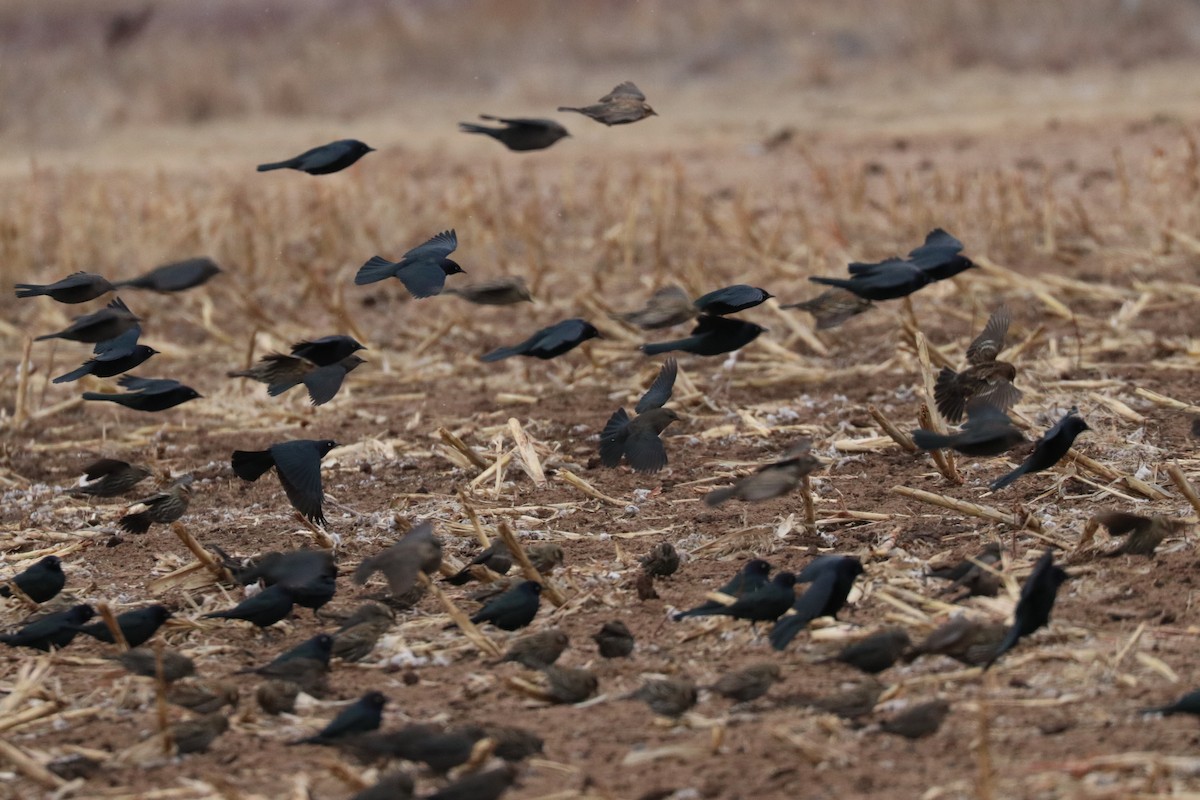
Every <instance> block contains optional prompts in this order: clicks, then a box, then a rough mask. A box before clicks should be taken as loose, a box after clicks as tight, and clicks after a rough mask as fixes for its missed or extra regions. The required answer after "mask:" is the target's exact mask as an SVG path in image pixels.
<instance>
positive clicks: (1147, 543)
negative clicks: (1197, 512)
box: [1092, 511, 1189, 556]
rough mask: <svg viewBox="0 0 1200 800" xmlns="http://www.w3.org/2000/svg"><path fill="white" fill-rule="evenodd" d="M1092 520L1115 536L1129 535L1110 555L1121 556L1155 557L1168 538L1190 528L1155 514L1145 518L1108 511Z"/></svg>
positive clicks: (1178, 520) (1175, 520)
mask: <svg viewBox="0 0 1200 800" xmlns="http://www.w3.org/2000/svg"><path fill="white" fill-rule="evenodd" d="M1092 519H1094V520H1096V521H1097V522H1099V523H1100V524H1101V525H1103V526H1104V527H1105V528H1108V532H1109V533H1110V534H1112V535H1113V536H1124V535H1125V534H1129V536H1128V538H1126V539H1125V541H1124V542H1123V543H1122V544H1121V546H1120V547H1118V548H1117V549H1116V550H1113V551H1112V552H1110V553H1109V554H1108V555H1111V556H1119V555H1124V554H1129V555H1134V556H1149V555H1154V550H1155V548H1157V547H1158V545H1159V544H1160V543H1161V542H1162V540H1163V539H1165V538H1167V537H1168V536H1171V535H1174V534H1176V533H1178V532H1179V531H1181V530H1183V529H1184V528H1186V527H1187V526H1188V524H1189V523H1188V522H1187V521H1185V520H1182V519H1171V518H1170V517H1163V516H1159V515H1158V514H1155V515H1153V516H1149V517H1143V516H1140V515H1138V514H1127V513H1125V512H1123V511H1108V512H1105V513H1103V514H1097V515H1096V516H1095V517H1093V518H1092Z"/></svg>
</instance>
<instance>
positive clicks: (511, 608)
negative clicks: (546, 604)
mask: <svg viewBox="0 0 1200 800" xmlns="http://www.w3.org/2000/svg"><path fill="white" fill-rule="evenodd" d="M541 599H542V585H541V584H540V583H535V582H534V581H524V582H522V583H519V584H517V585H516V586H515V587H513V588H512V589H509V590H508V591H507V592H505V593H504V594H502V595H500V596H499V597H497V598H496V599H495V600H492V601H491V602H490V603H488V604H487V605H485V606H484V607H483V608H481V609H480V610H479V611H476V612H475V615H474V616H472V617H471V622H473V623H474V624H476V625H478V624H480V623H481V622H490V623H492V624H493V625H495V626H496V627H497V628H499V629H500V630H504V631H515V630H517V629H518V628H524V627H525V626H526V625H528V624H529V623H531V622H533V618H534V617H536V616H537V612H538V606H539V605H540V603H541Z"/></svg>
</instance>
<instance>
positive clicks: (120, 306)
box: [34, 297, 140, 344]
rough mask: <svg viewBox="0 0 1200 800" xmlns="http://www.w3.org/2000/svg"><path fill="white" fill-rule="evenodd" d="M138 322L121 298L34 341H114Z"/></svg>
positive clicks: (94, 342) (89, 342)
mask: <svg viewBox="0 0 1200 800" xmlns="http://www.w3.org/2000/svg"><path fill="white" fill-rule="evenodd" d="M139 321H140V320H139V319H138V317H136V316H134V314H133V312H132V311H130V310H129V306H127V305H125V303H124V302H122V301H121V298H119V297H118V298H117V299H116V300H113V301H112V302H111V303H109V304H108V305H106V306H105V307H104V308H102V309H100V310H99V311H93V312H92V313H91V314H84V315H83V316H82V317H76V318H75V319H74V320H73V321H72V322H71V324H70V325H68V326H67V327H66V328H64V329H63V330H61V331H59V332H58V333H47V334H46V335H44V336H39V337H37V338H36V339H34V341H35V342H42V341H45V340H46V339H67V340H69V341H72V342H86V343H88V344H96V343H97V342H103V341H107V340H108V339H115V338H116V337H118V336H120V335H121V334H122V333H125V331H127V330H129V329H130V328H132V327H134V326H135V325H137V324H138V322H139Z"/></svg>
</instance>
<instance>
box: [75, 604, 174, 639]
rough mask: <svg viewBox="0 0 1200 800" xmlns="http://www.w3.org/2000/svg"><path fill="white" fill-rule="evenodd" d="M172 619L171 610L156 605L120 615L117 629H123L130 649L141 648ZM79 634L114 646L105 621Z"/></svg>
mask: <svg viewBox="0 0 1200 800" xmlns="http://www.w3.org/2000/svg"><path fill="white" fill-rule="evenodd" d="M170 618H171V609H169V608H167V607H166V606H164V605H159V604H158V603H155V604H154V605H152V606H146V607H145V608H137V609H134V610H133V611H126V612H125V613H124V614H120V615H118V616H117V627H118V628H120V629H121V635H122V636H124V637H125V642H126V643H127V644H128V645H129V646H130V647H141V646H142V645H143V644H145V643H146V642H148V641H150V637H152V636H153V635H154V634H155V633H157V632H158V629H159V628H160V627H162V624H163V623H164V622H166V621H167V620H169V619H170ZM79 632H80V633H86V634H87V635H88V636H91V637H92V638H93V639H98V640H100V641H102V642H107V643H108V644H114V642H113V635H112V631H110V630H109V629H108V625H106V624H104V622H103V621H101V622H93V623H92V624H91V625H83V626H81V627H80V628H79Z"/></svg>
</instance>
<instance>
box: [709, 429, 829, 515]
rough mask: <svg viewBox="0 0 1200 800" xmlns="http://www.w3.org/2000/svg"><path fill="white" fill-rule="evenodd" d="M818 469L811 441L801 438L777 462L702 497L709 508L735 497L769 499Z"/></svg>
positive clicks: (757, 499) (755, 500) (789, 488)
mask: <svg viewBox="0 0 1200 800" xmlns="http://www.w3.org/2000/svg"><path fill="white" fill-rule="evenodd" d="M820 466H821V461H820V459H818V458H817V457H816V456H814V455H813V454H812V442H811V441H809V440H808V439H802V440H800V441H799V442H797V443H796V444H794V445H792V447H791V448H790V449H789V450H788V451H787V452H786V453H784V454H783V457H782V458H780V459H779V460H778V461H773V462H771V463H770V464H765V465H763V466H761V467H759V468H758V469H757V470H756V471H755V472H754V473H752V474H750V475H747V476H746V477H744V478H742V479H740V480H739V481H738V482H737V483H735V484H734V485H733V486H727V487H725V488H722V489H715V490H713V491H711V492H709V493H708V494H706V495H704V502H705V504H707V505H710V506H719V505H721V504H722V503H724V502H725V501H726V500H729V499H731V498H734V497H736V498H737V499H739V500H745V501H746V502H757V501H759V500H770V499H772V498H775V497H779V496H781V495H785V494H787V493H788V492H790V491H792V490H793V489H795V488H796V487H797V486H799V485H800V482H801V481H802V480H803V479H804V477H805V476H806V475H809V474H811V473H812V472H813V471H814V470H816V469H817V468H818V467H820Z"/></svg>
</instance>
